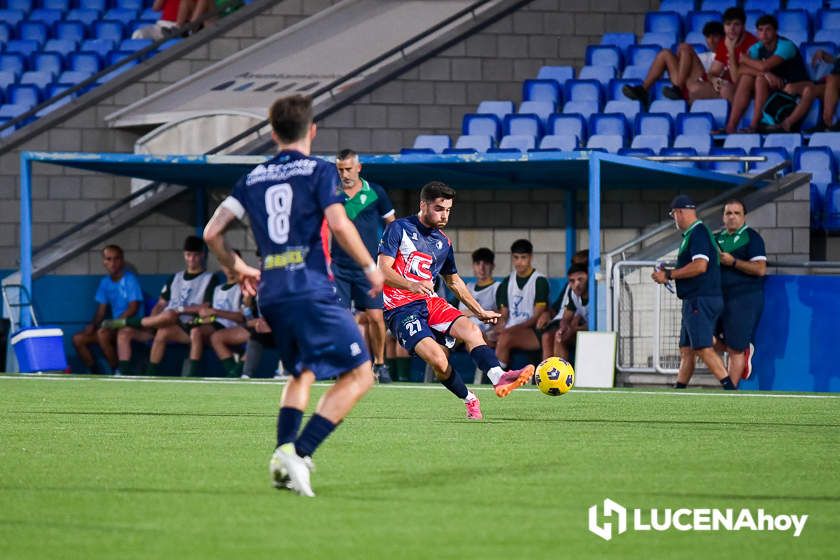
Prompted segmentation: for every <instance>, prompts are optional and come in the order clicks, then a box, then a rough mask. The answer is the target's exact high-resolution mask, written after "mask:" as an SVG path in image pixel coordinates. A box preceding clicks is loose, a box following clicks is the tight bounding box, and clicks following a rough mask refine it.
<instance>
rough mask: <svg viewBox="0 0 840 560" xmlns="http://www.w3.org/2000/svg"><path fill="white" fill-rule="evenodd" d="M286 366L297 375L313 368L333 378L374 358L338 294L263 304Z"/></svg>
mask: <svg viewBox="0 0 840 560" xmlns="http://www.w3.org/2000/svg"><path fill="white" fill-rule="evenodd" d="M260 313H261V314H262V316H263V317H265V320H266V321H268V324H269V326H270V327H271V331H272V334H274V342H275V343H276V345H277V348H278V349H279V350H280V359H281V360H283V367H284V368H285V369H286V371H289V372H291V373H292V375H294V376H295V377H297V376H299V375H300V374H301V372H303V371H304V370H307V369H308V370H312V371H313V372H314V373H315V377H316V378H317V379H329V378H331V377H336V376H338V375H341V374H342V373H345V372H347V371H350V370H351V369H354V368H357V367H359V366H360V365H362V364H363V363H365V362H366V361H368V360H370V355H369V354H368V350H367V346H366V345H365V341H364V340H363V339H362V335H361V333H360V332H359V327H358V326H357V325H356V321H354V320H353V316H352V315H351V314H350V312H349V311H347V310H346V309H344V308H343V307H341V305H340V304H339V303H338V300H336V299H335V296H332V295H329V296H327V295H316V296H312V297H309V298H307V299H294V300H287V301H283V302H280V303H273V304H268V305H260Z"/></svg>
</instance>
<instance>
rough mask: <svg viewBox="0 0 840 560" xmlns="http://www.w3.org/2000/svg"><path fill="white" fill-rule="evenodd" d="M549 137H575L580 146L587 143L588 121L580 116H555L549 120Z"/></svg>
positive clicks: (547, 131) (547, 132)
mask: <svg viewBox="0 0 840 560" xmlns="http://www.w3.org/2000/svg"><path fill="white" fill-rule="evenodd" d="M546 134H548V135H558V136H574V137H575V138H577V140H578V144H580V145H583V144H585V143H586V139H587V137H588V135H587V131H586V119H585V117H583V115H580V114H554V115H551V117H549V119H548V129H547V130H546Z"/></svg>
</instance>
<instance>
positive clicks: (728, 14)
mask: <svg viewBox="0 0 840 560" xmlns="http://www.w3.org/2000/svg"><path fill="white" fill-rule="evenodd" d="M735 20H737V21H740V22H741V23H742V24H744V23H746V22H747V13H746V12H745V11H744V8H739V7H738V6H732V7H731V8H727V9H726V11H725V12H723V23H728V22H730V21H735Z"/></svg>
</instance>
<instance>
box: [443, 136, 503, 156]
mask: <svg viewBox="0 0 840 560" xmlns="http://www.w3.org/2000/svg"><path fill="white" fill-rule="evenodd" d="M492 147H493V137H492V136H490V135H489V134H465V135H463V136H459V137H458V140H456V141H455V149H457V150H463V149H471V150H475V151H476V152H481V153H484V152H486V151H487V150H489V149H490V148H492ZM444 153H445V152H444Z"/></svg>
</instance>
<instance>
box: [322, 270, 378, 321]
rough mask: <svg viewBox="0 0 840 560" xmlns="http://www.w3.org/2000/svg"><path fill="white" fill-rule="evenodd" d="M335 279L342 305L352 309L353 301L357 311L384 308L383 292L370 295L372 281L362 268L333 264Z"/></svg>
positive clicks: (337, 293) (336, 289) (336, 291)
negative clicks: (349, 268) (349, 267)
mask: <svg viewBox="0 0 840 560" xmlns="http://www.w3.org/2000/svg"><path fill="white" fill-rule="evenodd" d="M333 280H334V281H335V293H336V295H337V296H338V299H339V300H341V305H343V306H344V307H346V308H347V309H350V303H351V302H352V303H353V305H354V306H355V308H356V311H364V310H365V309H382V305H383V304H382V293H381V292H380V293H379V294H377V295H376V296H375V297H370V294H368V291H370V282H368V279H367V276H365V274H364V272H362V271H361V270H359V269H358V268H357V269H354V270H348V269H346V268H342V267H338V266H333Z"/></svg>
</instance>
